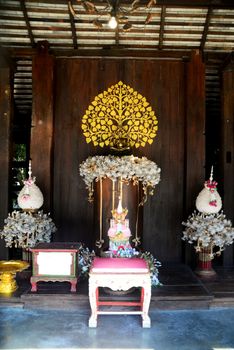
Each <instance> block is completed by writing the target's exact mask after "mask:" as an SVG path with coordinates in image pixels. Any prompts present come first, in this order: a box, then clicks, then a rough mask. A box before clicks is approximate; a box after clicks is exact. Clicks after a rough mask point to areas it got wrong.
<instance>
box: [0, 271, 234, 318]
mask: <svg viewBox="0 0 234 350" xmlns="http://www.w3.org/2000/svg"><path fill="white" fill-rule="evenodd" d="M215 270H216V273H217V275H216V276H215V277H213V278H198V277H197V275H196V274H195V273H194V272H193V271H192V270H191V269H190V268H189V267H188V266H186V265H177V266H175V265H173V266H163V267H161V268H160V275H159V276H160V281H161V283H162V284H163V285H162V286H161V287H157V288H153V289H152V298H151V305H150V308H151V309H161V310H167V309H168V310H173V309H208V308H216V307H234V267H226V268H221V267H217V268H215ZM29 276H30V275H29V273H27V272H25V273H22V274H21V275H19V276H17V282H18V285H19V288H18V290H17V291H16V292H15V293H13V294H12V295H4V294H0V306H11V307H16V306H17V307H25V308H42V309H49V308H52V309H68V310H69V309H70V310H76V309H77V310H80V311H84V312H87V311H89V310H90V307H89V300H88V283H87V281H80V282H79V283H78V287H77V292H76V293H70V285H69V284H68V283H67V282H62V283H59V282H56V283H50V282H47V283H46V282H40V283H39V284H38V292H36V293H32V292H30V283H29ZM101 296H102V298H103V299H104V298H105V299H108V298H113V295H111V293H109V291H107V290H102V291H101ZM138 297H139V291H138V290H134V291H133V292H131V293H128V294H124V295H122V294H120V295H115V298H117V299H118V298H121V299H126V300H130V299H136V298H138Z"/></svg>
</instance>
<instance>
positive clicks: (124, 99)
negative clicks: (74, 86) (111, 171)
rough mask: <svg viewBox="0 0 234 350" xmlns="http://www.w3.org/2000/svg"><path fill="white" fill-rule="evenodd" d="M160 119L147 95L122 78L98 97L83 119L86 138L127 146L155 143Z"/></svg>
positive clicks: (87, 140) (117, 145)
mask: <svg viewBox="0 0 234 350" xmlns="http://www.w3.org/2000/svg"><path fill="white" fill-rule="evenodd" d="M157 124H158V121H157V118H156V116H155V114H154V111H153V109H152V107H151V106H150V104H149V102H147V101H146V98H145V97H143V96H142V95H141V94H140V93H138V92H137V91H135V90H133V88H132V87H130V86H129V85H126V84H124V83H123V82H122V81H119V82H118V84H115V85H113V86H111V87H110V88H108V90H107V91H104V92H103V93H101V94H99V95H98V96H96V97H95V99H94V101H93V102H92V103H91V104H90V105H89V107H88V109H87V110H86V112H85V115H84V116H83V119H82V130H83V133H84V136H85V138H86V142H87V143H90V142H92V143H93V145H94V146H100V147H105V146H109V147H111V148H113V149H118V150H123V149H127V148H130V147H136V148H138V147H144V146H145V145H146V144H147V143H149V144H152V142H153V139H154V137H155V136H156V133H157V130H158V125H157Z"/></svg>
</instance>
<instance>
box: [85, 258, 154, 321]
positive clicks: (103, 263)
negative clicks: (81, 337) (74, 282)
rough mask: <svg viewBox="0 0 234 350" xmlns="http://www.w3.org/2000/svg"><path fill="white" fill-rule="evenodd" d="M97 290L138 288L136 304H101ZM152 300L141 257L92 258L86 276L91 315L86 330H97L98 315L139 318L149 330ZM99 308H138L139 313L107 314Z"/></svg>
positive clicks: (146, 273) (112, 302) (108, 312)
mask: <svg viewBox="0 0 234 350" xmlns="http://www.w3.org/2000/svg"><path fill="white" fill-rule="evenodd" d="M99 287H108V288H111V289H112V290H114V291H117V290H124V291H126V290H128V289H130V288H132V287H140V288H141V298H140V300H139V301H100V300H99ZM150 299H151V278H150V271H149V268H148V265H147V263H146V261H145V260H143V259H140V258H130V259H129V258H97V257H96V258H94V261H93V264H92V266H91V269H90V274H89V301H90V306H91V316H90V318H89V327H97V316H98V315H119V314H128V315H141V316H142V327H144V328H150V326H151V324H150V317H149V315H148V311H149V305H150ZM100 306H128V307H129V306H139V311H127V310H126V311H125V310H124V311H106V310H100V308H99V307H100Z"/></svg>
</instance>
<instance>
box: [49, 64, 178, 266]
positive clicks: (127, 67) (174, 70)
mask: <svg viewBox="0 0 234 350" xmlns="http://www.w3.org/2000/svg"><path fill="white" fill-rule="evenodd" d="M55 77H56V81H55V109H54V118H55V121H54V201H53V206H54V217H55V222H56V224H57V226H58V227H59V230H58V232H57V234H56V235H55V239H56V240H65V241H73V240H79V241H84V242H86V243H88V244H91V243H92V242H93V238H94V231H95V229H94V225H93V223H94V222H95V215H97V213H94V212H95V207H94V206H93V205H92V204H89V203H88V201H87V191H86V189H85V186H84V182H83V180H82V179H81V178H80V176H79V172H78V169H79V164H80V163H81V162H82V161H83V160H85V159H86V158H87V157H88V156H89V155H95V154H101V153H102V150H101V149H99V148H94V147H93V146H92V145H87V144H86V142H85V138H84V136H83V135H82V132H81V118H82V116H83V114H84V113H85V110H86V108H87V107H88V105H89V104H90V103H91V101H92V100H93V99H94V97H95V96H96V95H97V94H98V93H100V92H102V91H103V90H106V89H107V88H108V87H109V86H111V85H112V84H115V83H117V82H118V81H119V80H122V81H123V82H124V83H127V84H130V85H131V86H132V87H133V88H134V89H135V90H137V91H139V92H140V93H141V94H142V95H144V96H145V97H146V99H147V100H148V102H149V103H150V104H151V105H152V107H153V109H154V110H155V112H156V114H157V116H158V119H159V132H158V136H157V137H156V139H155V141H154V143H153V144H152V145H151V146H147V147H145V148H142V149H140V150H138V151H134V154H135V155H139V156H142V155H145V156H146V157H147V158H149V159H151V160H154V161H155V162H156V163H157V164H158V165H159V166H160V167H161V168H162V181H161V182H160V184H159V185H158V186H157V188H156V195H154V196H153V197H151V198H149V200H148V203H147V204H146V206H145V208H144V230H143V231H144V232H143V236H144V239H143V240H144V248H145V249H149V250H150V251H152V252H153V253H154V254H155V255H157V257H158V258H159V259H161V260H162V261H165V260H166V261H177V262H178V261H180V260H181V246H182V244H181V239H180V237H181V230H182V228H181V221H182V216H183V171H184V158H183V157H184V103H185V101H184V99H185V97H184V63H183V62H181V61H153V60H152V61H151V60H124V59H104V58H103V59H58V60H57V61H56V72H55ZM132 230H133V231H134V228H132Z"/></svg>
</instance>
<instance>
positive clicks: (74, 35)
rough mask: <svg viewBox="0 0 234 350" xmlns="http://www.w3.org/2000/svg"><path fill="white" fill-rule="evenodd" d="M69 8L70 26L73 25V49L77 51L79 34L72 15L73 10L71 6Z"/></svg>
mask: <svg viewBox="0 0 234 350" xmlns="http://www.w3.org/2000/svg"><path fill="white" fill-rule="evenodd" d="M67 8H68V12H69V18H70V24H71V32H72V41H73V47H74V49H75V50H76V49H77V48H78V45H77V34H76V25H75V19H74V16H73V14H72V13H71V8H70V7H69V5H67Z"/></svg>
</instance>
